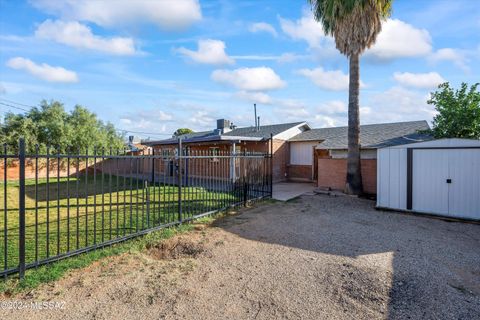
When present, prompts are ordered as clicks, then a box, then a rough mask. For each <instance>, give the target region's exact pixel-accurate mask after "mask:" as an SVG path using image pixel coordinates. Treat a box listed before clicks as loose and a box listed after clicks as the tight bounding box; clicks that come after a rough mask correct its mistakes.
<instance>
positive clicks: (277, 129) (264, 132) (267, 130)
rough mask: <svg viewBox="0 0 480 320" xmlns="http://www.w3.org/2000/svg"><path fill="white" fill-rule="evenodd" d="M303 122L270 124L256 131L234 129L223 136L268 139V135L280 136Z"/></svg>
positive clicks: (248, 128) (252, 128)
mask: <svg viewBox="0 0 480 320" xmlns="http://www.w3.org/2000/svg"><path fill="white" fill-rule="evenodd" d="M302 123H305V122H304V121H301V122H291V123H280V124H271V125H266V126H260V127H259V128H258V130H255V127H245V128H236V129H234V130H232V131H229V132H227V133H224V134H223V135H224V136H237V137H256V138H262V139H270V134H273V135H274V136H275V135H277V134H280V133H282V132H284V131H287V130H288V129H290V128H293V127H295V126H298V125H300V124H302Z"/></svg>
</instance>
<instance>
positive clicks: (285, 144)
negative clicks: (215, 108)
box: [142, 119, 431, 194]
mask: <svg viewBox="0 0 480 320" xmlns="http://www.w3.org/2000/svg"><path fill="white" fill-rule="evenodd" d="M429 128H430V127H429V126H428V123H427V122H426V121H409V122H397V123H381V124H370V125H362V126H360V145H361V152H360V154H361V166H362V179H363V186H364V191H365V192H366V193H370V194H375V193H376V183H377V182H376V181H377V178H376V177H377V160H376V159H377V149H378V148H383V147H387V146H395V145H401V144H406V143H412V142H416V141H425V140H430V139H431V136H429V135H427V134H422V133H419V131H422V130H427V129H429ZM347 131H348V127H333V128H320V129H311V128H310V126H309V125H308V124H307V123H306V122H294V123H282V124H273V125H266V126H258V127H254V126H252V127H244V128H236V127H234V126H232V125H231V124H230V122H229V121H228V120H224V119H220V120H217V127H216V129H214V130H212V131H204V132H195V133H189V134H184V135H181V136H179V137H174V138H170V139H165V140H157V141H143V142H142V143H143V145H146V146H150V147H152V148H153V149H154V150H155V153H156V154H161V153H165V152H167V153H170V154H171V153H173V152H174V150H175V149H176V148H178V139H179V138H181V139H182V145H183V146H184V148H185V149H187V150H192V151H196V152H200V153H202V152H203V153H204V154H209V155H211V154H216V153H223V152H232V151H234V150H235V151H236V152H244V151H245V152H264V153H268V152H270V137H271V136H272V137H273V139H272V143H273V170H272V171H273V181H274V182H281V181H301V182H310V183H315V184H316V185H317V186H318V187H321V188H329V189H333V190H343V189H344V187H345V178H346V170H347V143H348V138H347ZM155 166H156V170H159V171H162V172H163V170H169V169H168V168H165V166H166V164H165V163H164V162H160V161H159V162H158V163H156V164H155ZM223 167H227V168H228V166H223ZM202 174H205V175H208V174H209V173H208V172H203V173H202ZM232 175H233V176H234V175H235V173H234V172H231V171H230V172H228V171H226V172H224V173H223V176H224V177H228V178H232Z"/></svg>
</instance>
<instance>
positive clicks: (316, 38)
mask: <svg viewBox="0 0 480 320" xmlns="http://www.w3.org/2000/svg"><path fill="white" fill-rule="evenodd" d="M278 19H279V21H280V27H281V28H282V31H283V32H284V33H285V34H287V35H288V36H289V37H290V38H292V39H293V40H302V41H306V42H307V43H308V45H309V46H310V47H312V48H315V47H320V46H322V44H324V43H325V41H331V38H330V37H327V36H325V33H324V32H323V28H322V26H321V24H320V23H318V22H317V21H315V19H314V18H313V14H312V12H311V11H310V10H304V11H303V15H302V17H301V18H300V19H299V20H296V21H292V20H288V19H284V18H282V17H279V18H278Z"/></svg>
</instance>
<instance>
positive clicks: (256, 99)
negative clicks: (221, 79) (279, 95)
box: [235, 91, 273, 104]
mask: <svg viewBox="0 0 480 320" xmlns="http://www.w3.org/2000/svg"><path fill="white" fill-rule="evenodd" d="M235 97H236V98H239V99H241V100H245V101H249V102H253V103H261V104H272V102H273V100H272V97H270V96H269V95H268V94H266V93H263V92H249V91H239V92H237V93H235Z"/></svg>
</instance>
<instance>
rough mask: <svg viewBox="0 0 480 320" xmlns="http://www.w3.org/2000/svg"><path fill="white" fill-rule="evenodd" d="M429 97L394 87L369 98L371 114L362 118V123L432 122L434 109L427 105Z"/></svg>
mask: <svg viewBox="0 0 480 320" xmlns="http://www.w3.org/2000/svg"><path fill="white" fill-rule="evenodd" d="M428 98H429V95H428V94H427V93H419V92H416V91H410V90H408V89H405V88H402V87H392V88H390V89H388V90H386V91H384V92H381V93H378V94H374V95H372V96H370V97H368V98H367V100H368V105H369V106H370V110H371V112H370V113H369V114H365V117H362V114H360V117H361V119H362V123H379V122H397V121H410V120H428V121H430V120H432V118H433V116H434V115H435V110H434V107H433V106H431V105H429V104H427V100H428Z"/></svg>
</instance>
